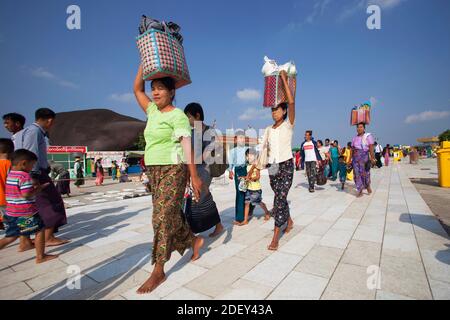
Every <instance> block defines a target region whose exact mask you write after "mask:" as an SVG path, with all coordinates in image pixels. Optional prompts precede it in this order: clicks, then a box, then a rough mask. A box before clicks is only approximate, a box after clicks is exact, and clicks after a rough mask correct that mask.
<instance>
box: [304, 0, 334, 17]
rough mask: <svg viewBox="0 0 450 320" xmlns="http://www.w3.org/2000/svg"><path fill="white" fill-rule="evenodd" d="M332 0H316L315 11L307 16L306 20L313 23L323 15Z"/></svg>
mask: <svg viewBox="0 0 450 320" xmlns="http://www.w3.org/2000/svg"><path fill="white" fill-rule="evenodd" d="M330 2H331V0H316V1H315V3H314V8H313V11H312V12H311V13H310V14H309V16H308V17H306V20H305V22H307V23H313V22H314V20H315V19H316V18H317V17H319V16H322V15H323V13H324V12H325V9H326V8H327V6H328V5H329V4H330Z"/></svg>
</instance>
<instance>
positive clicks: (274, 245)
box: [267, 241, 278, 251]
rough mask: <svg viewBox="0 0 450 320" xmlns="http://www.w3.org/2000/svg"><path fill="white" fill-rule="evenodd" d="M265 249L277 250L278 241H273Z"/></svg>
mask: <svg viewBox="0 0 450 320" xmlns="http://www.w3.org/2000/svg"><path fill="white" fill-rule="evenodd" d="M267 249H269V250H271V251H277V250H278V242H273V241H272V243H271V244H270V245H269V246H268V247H267Z"/></svg>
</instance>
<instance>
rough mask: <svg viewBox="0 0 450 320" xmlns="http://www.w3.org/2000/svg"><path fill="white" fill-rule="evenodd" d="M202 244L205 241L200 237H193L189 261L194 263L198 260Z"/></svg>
mask: <svg viewBox="0 0 450 320" xmlns="http://www.w3.org/2000/svg"><path fill="white" fill-rule="evenodd" d="M204 242H205V240H204V239H203V238H202V237H198V236H197V237H195V240H194V243H193V244H192V250H193V251H194V253H193V254H192V258H191V261H195V260H198V258H200V249H201V247H203V243H204Z"/></svg>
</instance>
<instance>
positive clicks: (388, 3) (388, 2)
mask: <svg viewBox="0 0 450 320" xmlns="http://www.w3.org/2000/svg"><path fill="white" fill-rule="evenodd" d="M406 1H407V0H356V1H354V2H353V4H352V5H351V6H348V7H346V8H345V9H344V10H343V11H342V12H341V14H340V15H339V17H338V21H342V20H345V19H347V18H349V17H351V16H352V15H354V14H355V13H356V12H357V11H362V12H364V13H365V12H366V11H365V10H366V9H367V7H368V6H370V5H373V4H374V5H378V6H380V8H381V9H385V10H388V9H393V8H395V7H397V6H399V5H400V4H401V3H403V2H406Z"/></svg>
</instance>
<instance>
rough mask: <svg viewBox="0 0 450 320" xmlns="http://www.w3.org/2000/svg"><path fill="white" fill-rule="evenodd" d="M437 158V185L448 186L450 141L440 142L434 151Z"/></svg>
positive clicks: (449, 185) (449, 177) (449, 178)
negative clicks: (437, 148) (439, 145)
mask: <svg viewBox="0 0 450 320" xmlns="http://www.w3.org/2000/svg"><path fill="white" fill-rule="evenodd" d="M436 153H437V158H438V173H439V185H440V186H441V187H444V188H450V141H444V142H442V143H441V148H440V149H439V150H438V151H437V152H436Z"/></svg>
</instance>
